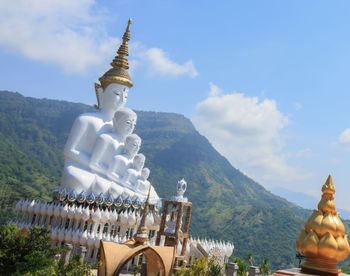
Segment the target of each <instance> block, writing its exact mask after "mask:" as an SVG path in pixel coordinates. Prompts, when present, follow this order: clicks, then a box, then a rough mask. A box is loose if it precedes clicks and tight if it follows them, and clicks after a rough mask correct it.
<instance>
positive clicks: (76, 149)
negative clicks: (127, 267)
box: [61, 20, 133, 193]
mask: <svg viewBox="0 0 350 276" xmlns="http://www.w3.org/2000/svg"><path fill="white" fill-rule="evenodd" d="M130 24H131V20H129V22H128V26H127V28H126V31H125V33H124V35H123V42H122V44H121V46H120V47H119V50H118V52H117V53H118V55H117V56H116V57H115V59H114V60H113V61H112V63H111V66H112V68H111V69H109V70H108V71H107V72H106V73H105V74H104V75H103V76H102V77H101V78H100V79H99V81H100V83H101V85H98V84H95V89H96V96H97V102H98V104H97V105H95V107H96V108H97V109H98V111H97V112H95V113H86V114H82V115H80V116H79V117H78V118H77V119H76V120H75V122H74V124H73V127H72V129H71V132H70V134H69V137H68V140H67V143H66V146H65V148H64V157H65V165H64V171H63V176H62V184H61V186H62V188H66V189H67V190H75V191H76V192H77V193H80V192H81V191H87V190H89V188H90V186H91V183H93V181H94V178H95V174H94V173H92V172H91V169H90V168H89V164H90V159H91V155H92V151H93V148H94V145H95V142H96V140H97V137H99V135H100V134H102V133H108V132H112V128H113V124H112V118H113V116H114V114H115V112H116V111H117V110H118V109H119V108H121V107H123V106H124V105H125V103H126V99H127V95H128V91H129V88H131V87H132V85H133V84H132V81H131V78H130V76H129V74H128V72H127V70H128V69H129V65H128V60H127V56H128V41H129V39H130Z"/></svg>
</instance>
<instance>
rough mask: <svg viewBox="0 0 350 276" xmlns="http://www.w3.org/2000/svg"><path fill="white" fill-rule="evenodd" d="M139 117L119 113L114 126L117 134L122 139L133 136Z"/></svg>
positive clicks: (132, 114)
mask: <svg viewBox="0 0 350 276" xmlns="http://www.w3.org/2000/svg"><path fill="white" fill-rule="evenodd" d="M136 121H137V115H136V114H135V113H134V112H133V111H132V112H119V111H117V112H116V113H115V115H114V118H113V125H114V129H115V131H116V133H118V134H119V135H120V136H122V137H126V136H127V135H129V134H131V133H132V132H133V131H134V129H135V126H136Z"/></svg>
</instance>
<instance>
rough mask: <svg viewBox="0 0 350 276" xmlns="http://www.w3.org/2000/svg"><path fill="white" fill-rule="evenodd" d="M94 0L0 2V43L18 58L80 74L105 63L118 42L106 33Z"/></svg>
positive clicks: (101, 12) (101, 13)
mask: <svg viewBox="0 0 350 276" xmlns="http://www.w3.org/2000/svg"><path fill="white" fill-rule="evenodd" d="M102 15H103V10H102V9H101V8H98V7H97V5H96V3H95V1H94V0H75V1H71V0H51V1H45V0H16V1H1V2H0V44H1V45H2V46H4V47H5V48H6V49H8V50H10V51H14V52H18V53H20V54H21V55H23V56H25V57H27V58H30V59H33V60H37V61H44V62H47V63H51V64H56V65H59V66H60V67H61V68H63V70H64V71H65V72H68V73H80V72H84V71H85V70H86V69H87V68H89V67H91V66H96V65H97V66H99V65H101V64H103V63H105V62H106V59H107V58H108V57H110V55H111V53H114V52H115V48H116V45H117V44H118V42H119V40H118V39H117V38H113V37H110V36H108V35H107V34H106V32H105V29H104V27H103V23H104V19H103V18H104V17H103V16H102Z"/></svg>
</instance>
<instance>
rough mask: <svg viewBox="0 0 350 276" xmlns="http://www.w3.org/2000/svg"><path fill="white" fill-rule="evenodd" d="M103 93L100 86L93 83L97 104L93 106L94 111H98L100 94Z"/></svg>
mask: <svg viewBox="0 0 350 276" xmlns="http://www.w3.org/2000/svg"><path fill="white" fill-rule="evenodd" d="M102 92H103V89H102V86H101V85H100V84H98V83H96V82H95V93H96V98H97V104H95V105H94V107H95V109H97V110H98V109H100V108H101V106H100V104H101V94H102Z"/></svg>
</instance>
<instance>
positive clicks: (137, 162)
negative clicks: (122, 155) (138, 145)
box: [133, 154, 145, 170]
mask: <svg viewBox="0 0 350 276" xmlns="http://www.w3.org/2000/svg"><path fill="white" fill-rule="evenodd" d="M133 165H134V167H135V169H136V170H141V169H142V168H143V166H144V165H145V156H144V155H140V154H138V155H136V156H135V158H134V161H133Z"/></svg>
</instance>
